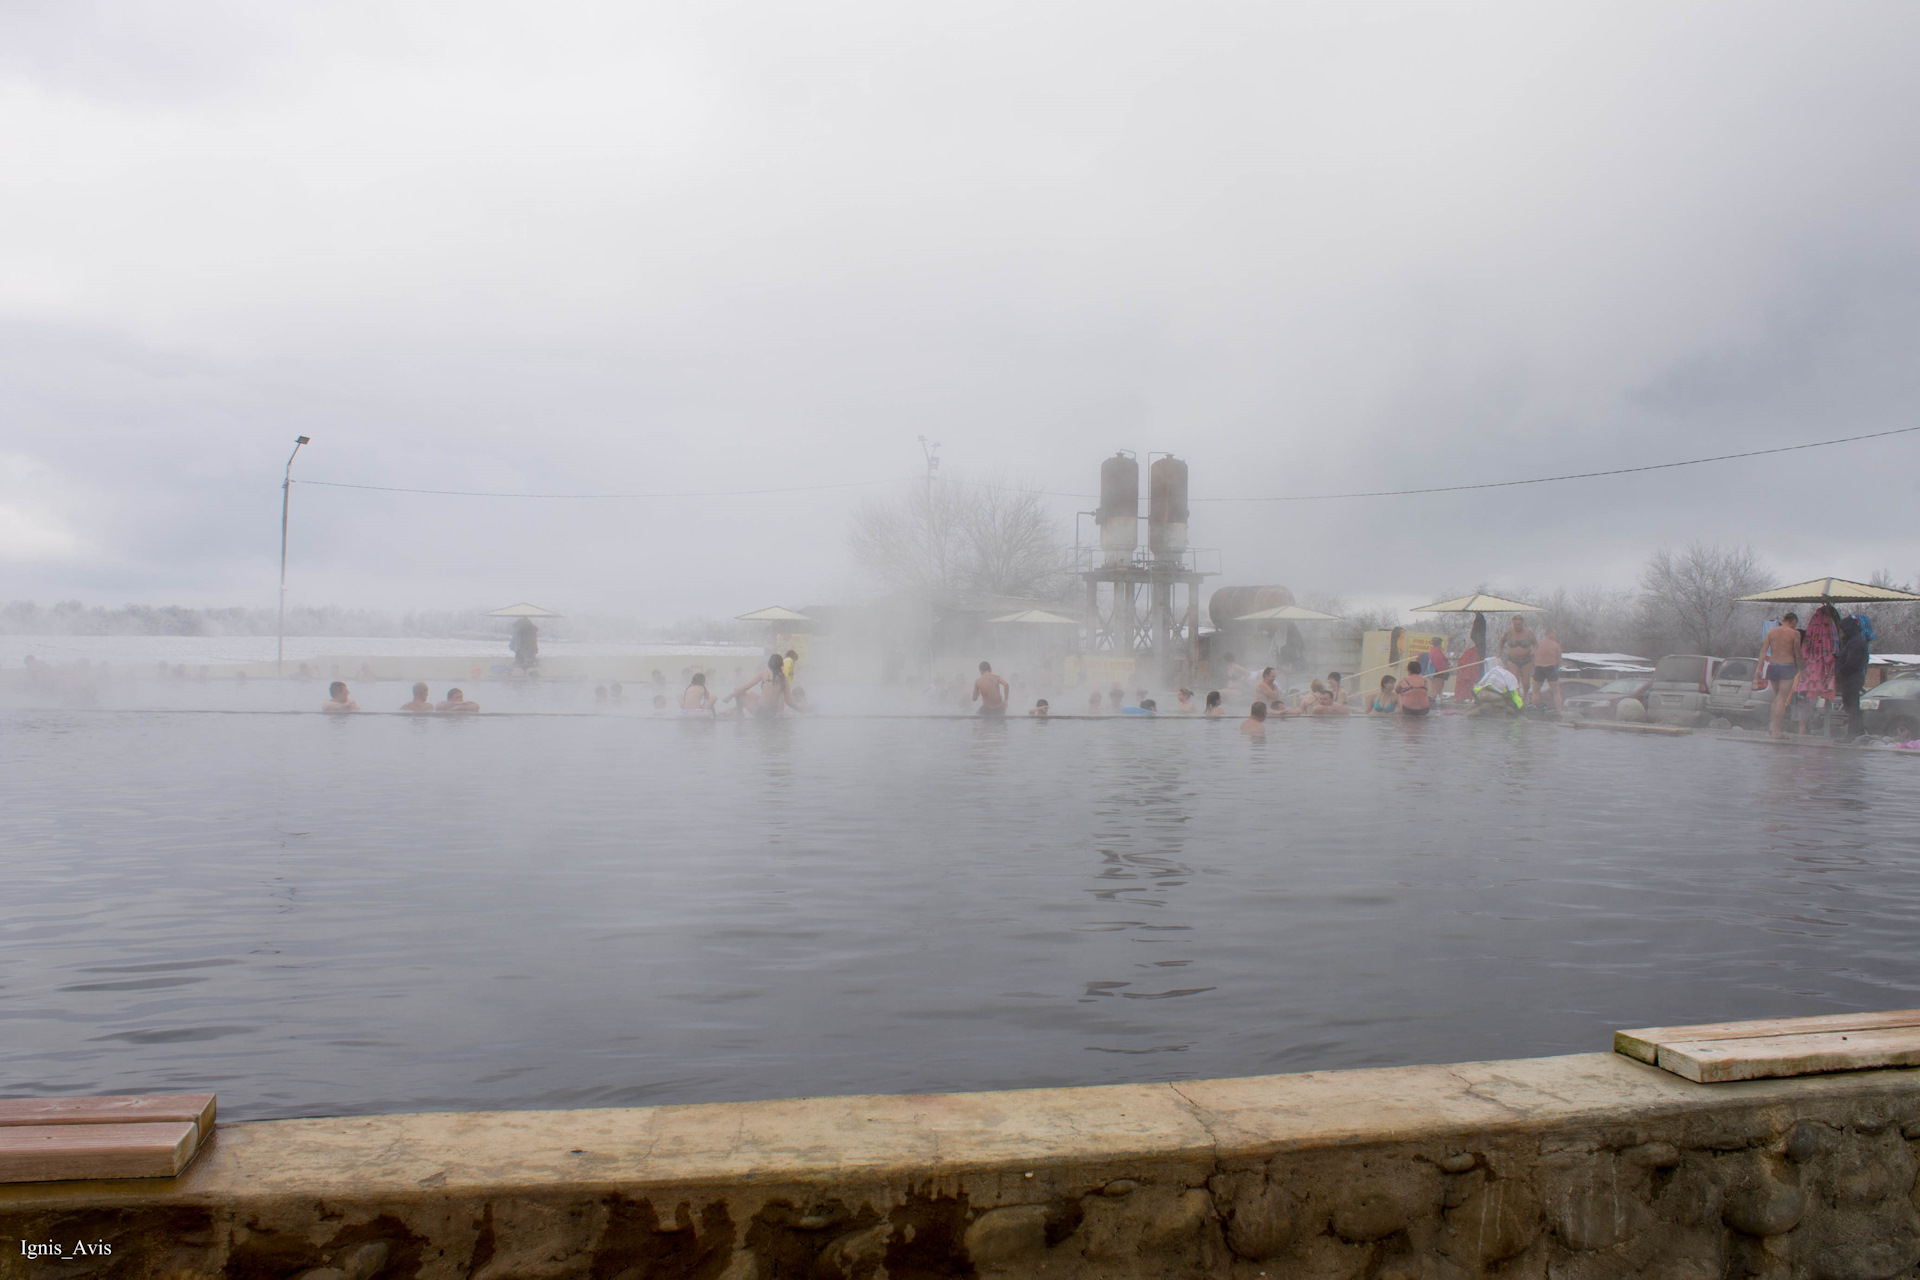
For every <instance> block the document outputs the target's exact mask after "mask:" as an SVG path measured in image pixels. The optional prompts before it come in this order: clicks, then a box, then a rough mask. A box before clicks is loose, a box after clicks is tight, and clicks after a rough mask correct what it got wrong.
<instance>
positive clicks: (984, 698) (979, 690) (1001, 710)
mask: <svg viewBox="0 0 1920 1280" xmlns="http://www.w3.org/2000/svg"><path fill="white" fill-rule="evenodd" d="M1010 688H1011V686H1010V685H1008V684H1007V682H1006V681H1005V680H1004V679H1002V678H1001V677H999V676H997V675H995V674H993V667H992V665H991V664H989V663H985V662H983V663H981V664H980V678H979V679H978V680H975V681H974V682H973V697H971V698H969V699H967V701H968V702H978V703H979V704H980V714H981V715H983V716H1003V715H1005V714H1007V691H1008V690H1009V689H1010Z"/></svg>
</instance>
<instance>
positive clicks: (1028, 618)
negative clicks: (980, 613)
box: [988, 609, 1080, 627]
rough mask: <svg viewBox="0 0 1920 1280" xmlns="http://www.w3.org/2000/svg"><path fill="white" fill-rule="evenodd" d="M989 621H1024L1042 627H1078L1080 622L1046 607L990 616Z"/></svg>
mask: <svg viewBox="0 0 1920 1280" xmlns="http://www.w3.org/2000/svg"><path fill="white" fill-rule="evenodd" d="M988 621H989V622H1024V623H1029V624H1031V625H1034V626H1042V627H1077V626H1079V625H1080V624H1079V623H1078V622H1075V621H1074V620H1073V619H1072V618H1063V617H1061V616H1060V615H1059V614H1057V613H1048V612H1047V611H1046V610H1045V609H1022V610H1021V611H1020V612H1018V613H1009V614H1007V615H1006V616H1005V617H1000V618H989V619H988Z"/></svg>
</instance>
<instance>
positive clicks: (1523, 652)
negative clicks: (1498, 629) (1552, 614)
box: [1476, 613, 1534, 700]
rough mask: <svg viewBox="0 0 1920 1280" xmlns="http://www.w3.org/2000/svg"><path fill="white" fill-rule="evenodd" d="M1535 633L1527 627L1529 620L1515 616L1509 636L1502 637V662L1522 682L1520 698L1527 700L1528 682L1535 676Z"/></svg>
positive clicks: (1508, 631)
mask: <svg viewBox="0 0 1920 1280" xmlns="http://www.w3.org/2000/svg"><path fill="white" fill-rule="evenodd" d="M1533 648H1534V639H1533V632H1532V630H1531V629H1529V628H1528V626H1527V620H1526V619H1525V618H1524V617H1522V616H1521V615H1519V614H1517V613H1516V614H1514V615H1513V625H1512V626H1510V627H1508V628H1507V634H1505V635H1504V636H1501V637H1500V660H1501V661H1502V662H1504V663H1506V665H1507V670H1509V671H1511V672H1513V675H1514V678H1515V679H1516V680H1518V681H1519V682H1520V696H1521V699H1522V700H1525V698H1526V694H1527V681H1528V680H1529V679H1531V678H1532V676H1533ZM1476 687H1477V686H1476Z"/></svg>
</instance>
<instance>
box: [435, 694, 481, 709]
mask: <svg viewBox="0 0 1920 1280" xmlns="http://www.w3.org/2000/svg"><path fill="white" fill-rule="evenodd" d="M434 710H435V711H450V712H452V713H453V714H454V715H476V714H478V713H479V710H480V704H479V703H477V702H468V701H467V697H466V695H465V694H463V693H461V692H460V691H459V690H458V689H449V690H447V700H446V701H445V702H443V703H441V704H440V705H439V706H437V707H435V708H434Z"/></svg>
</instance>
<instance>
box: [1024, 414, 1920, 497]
mask: <svg viewBox="0 0 1920 1280" xmlns="http://www.w3.org/2000/svg"><path fill="white" fill-rule="evenodd" d="M1914 431H1920V427H1895V428H1894V429H1893V430H1891V431H1870V432H1868V433H1867V434H1865V435H1859V436H1836V437H1835V438H1834V439H1832V440H1813V441H1809V442H1808V443H1806V444H1783V445H1777V446H1775V447H1773V448H1771V449H1747V450H1743V451H1742V452H1740V453H1717V454H1714V455H1713V456H1712V457H1710V458H1685V459H1682V460H1681V461H1679V462H1649V463H1647V464H1645V465H1644V466H1638V467H1612V468H1609V469H1608V470H1605V471H1572V472H1568V473H1567V474H1565V475H1558V476H1532V477H1529V478H1528V479H1525V480H1483V481H1480V482H1479V483H1476V484H1443V485H1433V486H1430V487H1428V488H1424V489H1357V490H1354V491H1352V492H1349V493H1263V494H1256V495H1253V496H1251V497H1244V498H1188V499H1187V501H1188V502H1190V503H1191V502H1333V501H1336V500H1338V499H1342V498H1410V497H1414V496H1415V495H1418V494H1423V493H1465V492H1467V491H1469V490H1473V489H1512V488H1515V487H1517V486H1519V485H1528V484H1557V483H1559V482H1560V481H1563V480H1593V479H1596V478H1598V477H1600V476H1626V475H1634V474H1636V473H1638V472H1642V471H1666V470H1670V469H1671V468H1674V467H1697V466H1700V465H1702V464H1704V463H1708V462H1732V461H1734V460H1735V459H1738V458H1761V457H1765V456H1766V455H1768V454H1773V453H1794V452H1796V451H1798V450H1801V449H1824V448H1826V447H1827V446H1828V445H1835V444H1853V443H1855V442H1857V441H1860V440H1882V439H1885V438H1886V437H1887V436H1903V435H1907V434H1908V433H1910V432H1914ZM1035 492H1037V493H1040V494H1042V495H1044V496H1045V497H1049V498H1087V499H1097V498H1099V496H1100V495H1099V494H1097V493H1066V492H1062V491H1060V490H1056V489H1039V490H1036V491H1035Z"/></svg>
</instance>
